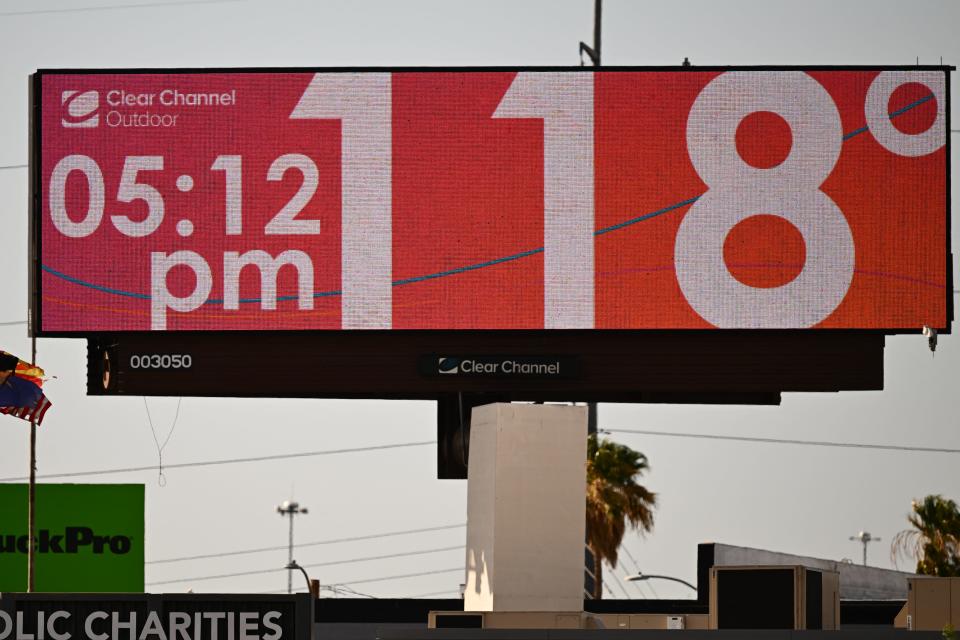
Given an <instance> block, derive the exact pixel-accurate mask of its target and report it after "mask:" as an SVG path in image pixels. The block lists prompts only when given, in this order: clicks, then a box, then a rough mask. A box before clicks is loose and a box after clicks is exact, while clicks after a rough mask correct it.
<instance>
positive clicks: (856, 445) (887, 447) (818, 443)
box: [604, 429, 960, 453]
mask: <svg viewBox="0 0 960 640" xmlns="http://www.w3.org/2000/svg"><path fill="white" fill-rule="evenodd" d="M604 431H605V432H608V433H629V434H634V435H644V436H657V437H663V438H692V439H700V440H729V441H733V442H755V443H762V444H791V445H799V446H807V447H839V448H844V449H871V450H878V451H912V452H917V453H960V449H948V448H944V447H913V446H909V445H893V444H870V443H866V442H832V441H828V440H791V439H787V438H758V437H750V436H727V435H718V434H712V433H680V432H673V431H651V430H647V429H604Z"/></svg>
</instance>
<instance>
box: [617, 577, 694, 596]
mask: <svg viewBox="0 0 960 640" xmlns="http://www.w3.org/2000/svg"><path fill="white" fill-rule="evenodd" d="M651 578H656V579H657V580H672V581H673V582H679V583H680V584H685V585H687V586H688V587H690V588H691V589H693V590H694V591H697V588H696V587H695V586H693V585H692V584H690V583H689V582H687V581H686V580H681V579H680V578H674V577H672V576H655V575H651V574H649V573H638V574H637V575H635V576H627V577H626V578H624V580H626V581H627V582H638V581H640V580H650V579H651ZM698 593H699V592H698Z"/></svg>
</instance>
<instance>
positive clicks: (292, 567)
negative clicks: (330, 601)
mask: <svg viewBox="0 0 960 640" xmlns="http://www.w3.org/2000/svg"><path fill="white" fill-rule="evenodd" d="M284 569H286V570H287V571H293V570H295V569H299V570H300V573H302V574H303V579H304V580H306V581H307V591H309V592H310V593H311V594H313V595H314V597H319V595H320V594H319V593H314V590H313V581H312V580H310V576H308V575H307V570H306V569H304V568H303V567H301V566H300V565H299V564H297V561H296V560H291V561H290V562H288V563H287V566H285V567H284ZM288 575H289V574H288Z"/></svg>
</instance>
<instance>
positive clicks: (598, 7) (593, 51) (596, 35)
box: [580, 0, 603, 67]
mask: <svg viewBox="0 0 960 640" xmlns="http://www.w3.org/2000/svg"><path fill="white" fill-rule="evenodd" d="M602 13H603V0H593V46H592V47H591V46H590V45H588V44H587V43H585V42H582V41H581V42H580V66H583V54H584V53H586V54H587V56H589V58H590V61H591V62H593V66H595V67H599V66H600V26H601V24H602V22H601V19H600V18H601V14H602Z"/></svg>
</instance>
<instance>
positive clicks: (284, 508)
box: [277, 500, 308, 593]
mask: <svg viewBox="0 0 960 640" xmlns="http://www.w3.org/2000/svg"><path fill="white" fill-rule="evenodd" d="M277 513H279V514H280V515H281V516H289V517H290V539H289V542H288V546H287V593H293V569H294V568H299V567H298V566H297V564H296V563H295V562H294V561H293V517H294V516H295V515H297V514H300V513H308V511H307V508H306V507H301V506H300V503H298V502H294V501H292V500H284V501H283V502H282V503H281V504H280V505H279V506H278V507H277ZM301 571H302V569H301ZM304 575H306V573H304Z"/></svg>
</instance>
